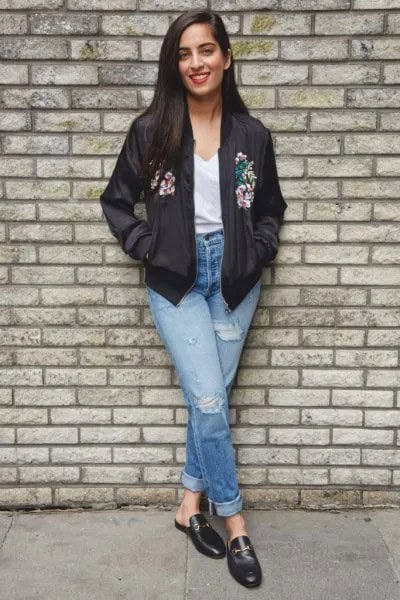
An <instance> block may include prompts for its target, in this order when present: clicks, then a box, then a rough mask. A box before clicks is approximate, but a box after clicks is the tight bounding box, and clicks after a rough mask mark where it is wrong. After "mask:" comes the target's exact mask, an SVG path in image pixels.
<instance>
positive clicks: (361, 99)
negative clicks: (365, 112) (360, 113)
mask: <svg viewBox="0 0 400 600" xmlns="http://www.w3.org/2000/svg"><path fill="white" fill-rule="evenodd" d="M347 99H348V100H347V106H349V107H350V108H371V107H375V108H394V107H398V106H400V90H398V89H381V88H373V89H365V88H364V89H349V90H348V95H347Z"/></svg>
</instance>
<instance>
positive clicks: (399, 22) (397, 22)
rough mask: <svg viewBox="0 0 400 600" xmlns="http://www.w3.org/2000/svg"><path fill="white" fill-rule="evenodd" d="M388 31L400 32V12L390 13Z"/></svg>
mask: <svg viewBox="0 0 400 600" xmlns="http://www.w3.org/2000/svg"><path fill="white" fill-rule="evenodd" d="M387 19H388V28H387V31H388V33H389V34H390V33H394V34H398V33H400V14H398V13H394V14H389V15H388V18H387Z"/></svg>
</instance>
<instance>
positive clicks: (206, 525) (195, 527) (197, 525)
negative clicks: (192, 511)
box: [193, 523, 210, 531]
mask: <svg viewBox="0 0 400 600" xmlns="http://www.w3.org/2000/svg"><path fill="white" fill-rule="evenodd" d="M200 527H210V524H209V523H204V524H203V525H199V524H198V523H196V524H195V525H193V529H195V530H196V531H198V530H199V529H200Z"/></svg>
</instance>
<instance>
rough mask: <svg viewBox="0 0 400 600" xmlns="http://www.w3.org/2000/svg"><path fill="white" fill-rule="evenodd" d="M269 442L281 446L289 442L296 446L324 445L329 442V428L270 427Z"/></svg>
mask: <svg viewBox="0 0 400 600" xmlns="http://www.w3.org/2000/svg"><path fill="white" fill-rule="evenodd" d="M269 442H270V444H278V445H281V446H282V445H284V446H286V445H291V444H294V445H296V446H306V445H311V446H324V445H325V444H327V443H328V442H329V430H328V429H308V428H307V427H299V428H294V427H291V428H290V429H283V428H282V429H280V428H278V427H270V430H269Z"/></svg>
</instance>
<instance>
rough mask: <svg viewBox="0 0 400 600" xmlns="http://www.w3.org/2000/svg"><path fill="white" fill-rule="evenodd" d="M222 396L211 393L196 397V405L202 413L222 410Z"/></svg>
mask: <svg viewBox="0 0 400 600" xmlns="http://www.w3.org/2000/svg"><path fill="white" fill-rule="evenodd" d="M223 403H224V396H223V395H222V394H218V393H217V394H213V395H209V396H204V397H202V398H197V399H196V407H197V408H198V409H199V410H201V412H204V413H219V412H222V407H223Z"/></svg>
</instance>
